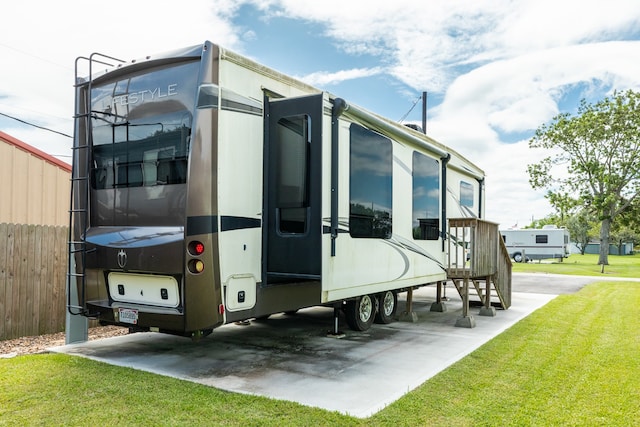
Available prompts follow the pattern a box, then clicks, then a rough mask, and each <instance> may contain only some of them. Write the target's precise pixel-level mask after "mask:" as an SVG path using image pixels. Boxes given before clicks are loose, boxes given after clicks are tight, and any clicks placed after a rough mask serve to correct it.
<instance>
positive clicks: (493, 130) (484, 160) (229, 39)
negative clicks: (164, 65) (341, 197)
mask: <svg viewBox="0 0 640 427" xmlns="http://www.w3.org/2000/svg"><path fill="white" fill-rule="evenodd" d="M245 4H252V5H254V6H255V7H257V8H259V9H260V10H261V12H262V14H263V16H264V19H266V20H267V21H268V20H269V19H270V18H272V17H276V16H277V17H285V18H288V19H296V20H305V21H309V22H313V23H315V24H319V25H318V27H319V28H324V35H325V36H326V37H327V43H332V44H334V45H335V46H339V47H340V49H342V50H343V51H344V52H346V53H347V54H349V55H353V56H354V57H357V55H363V54H366V55H369V56H373V57H377V58H378V63H377V64H374V65H371V63H370V62H368V63H367V66H366V67H345V69H332V68H331V67H332V65H333V63H332V62H331V61H330V60H328V61H327V67H326V68H325V67H323V69H324V71H318V72H315V73H312V74H309V75H307V76H303V77H302V79H303V80H305V81H307V82H308V83H310V84H313V85H317V86H319V87H323V86H328V85H333V84H335V83H337V82H342V81H350V80H354V79H358V78H363V77H370V76H373V75H380V74H384V73H386V74H388V75H389V76H392V77H393V78H394V79H396V81H399V82H401V84H398V92H399V93H401V94H402V96H403V97H404V98H406V99H407V100H409V99H411V100H413V99H414V98H415V92H413V93H410V92H411V91H408V90H407V89H406V88H407V87H409V88H412V89H413V90H415V91H416V92H422V91H425V90H426V91H428V92H429V93H430V94H431V93H436V94H438V95H439V96H441V97H442V98H443V102H442V103H441V104H440V105H438V106H435V107H431V110H430V111H429V115H430V119H429V123H428V129H429V134H430V135H431V136H433V137H435V138H436V139H438V140H440V141H442V142H443V143H445V144H446V145H449V146H451V147H452V148H454V149H455V150H457V151H459V152H460V153H462V154H464V155H465V156H466V157H468V158H469V159H470V160H472V161H473V162H475V163H477V164H478V165H479V166H480V167H481V168H483V169H485V171H486V173H487V213H488V216H489V217H490V218H491V219H494V220H496V221H498V222H501V223H504V224H507V223H509V222H510V223H511V224H509V225H513V223H515V222H516V221H518V222H520V224H521V225H522V224H523V223H524V222H528V221H530V220H531V216H534V217H536V218H537V217H540V216H543V215H546V214H548V213H550V212H551V210H550V208H549V206H548V204H547V202H546V201H545V200H544V198H543V193H542V192H538V191H533V190H531V187H530V186H529V184H528V177H527V175H526V165H527V164H528V163H531V162H535V161H536V160H537V159H539V157H540V156H541V153H533V152H531V151H530V150H529V149H528V144H527V141H526V139H527V137H526V134H527V133H528V132H531V131H532V130H533V129H535V128H537V127H538V126H539V125H540V124H542V123H544V122H547V121H548V120H550V119H551V118H552V117H553V116H554V115H556V114H557V113H558V112H560V111H561V108H562V106H561V104H560V103H561V101H562V100H563V99H564V97H565V96H566V95H567V94H569V93H570V94H573V90H574V89H575V88H577V87H579V88H580V90H582V91H583V93H581V94H579V95H580V96H589V97H591V96H601V94H602V91H603V90H604V91H611V90H613V89H627V88H634V89H638V88H640V62H638V60H637V58H640V41H637V40H638V39H639V38H640V2H638V1H634V0H609V1H608V2H606V3H605V2H602V1H600V0H581V1H551V0H520V1H517V2H513V1H510V0H447V1H444V0H443V1H436V0H433V1H432V0H430V1H422V0H395V1H393V2H389V1H386V0H350V1H344V0H324V1H322V2H301V1H299V0H212V1H210V0H192V1H190V2H188V3H185V4H177V3H175V2H172V1H169V0H138V1H124V0H113V1H111V2H109V3H108V5H98V4H95V5H94V4H91V5H90V4H89V3H87V2H85V1H80V0H60V1H58V2H51V1H46V0H39V1H37V0H23V1H21V2H10V3H7V5H5V6H3V16H2V19H3V25H2V26H1V27H0V54H1V55H2V57H3V62H2V63H3V66H2V67H0V111H2V112H6V113H9V114H15V115H16V116H19V117H21V118H24V119H29V120H32V121H34V122H36V123H39V124H42V125H45V126H49V127H52V128H54V129H56V130H59V131H61V132H65V133H69V134H70V133H72V131H73V130H72V121H71V116H72V114H73V87H72V85H73V61H74V59H75V58H76V57H77V56H79V55H88V54H90V53H92V52H95V51H99V52H104V53H106V54H110V53H113V54H116V55H118V56H121V57H123V58H124V59H131V58H136V57H140V56H143V55H145V54H147V53H149V54H151V53H157V52H162V51H166V50H171V49H174V48H180V47H184V46H188V45H191V44H193V43H194V42H196V43H197V42H199V41H204V40H206V39H209V40H213V41H215V42H217V43H220V44H222V45H224V46H225V47H227V48H230V49H233V50H237V51H240V52H242V50H243V46H245V44H248V43H251V42H252V40H254V39H255V37H256V34H255V33H254V32H253V30H252V29H251V28H240V27H238V26H235V25H234V24H233V17H234V15H235V14H236V13H238V12H239V11H240V10H241V9H240V7H241V6H243V5H245ZM60 11H62V13H60ZM26 17H28V18H26ZM43 34H44V35H43ZM16 49H17V50H16ZM2 123H7V121H5V120H3V121H2ZM3 130H4V131H6V132H8V133H11V134H12V135H14V136H16V137H18V138H20V139H23V140H25V141H27V142H29V143H32V144H34V145H36V146H37V147H38V148H41V149H43V150H45V151H48V152H53V153H57V152H60V151H64V150H62V148H65V149H66V148H68V146H70V141H68V139H65V138H64V137H59V136H56V135H54V134H51V135H47V134H46V133H44V134H43V133H42V132H41V131H30V130H27V131H25V130H24V128H20V127H18V126H16V128H15V130H14V128H3ZM506 137H509V138H511V139H513V138H516V139H517V138H521V139H522V141H520V142H516V143H513V141H510V143H506V141H505V138H506Z"/></svg>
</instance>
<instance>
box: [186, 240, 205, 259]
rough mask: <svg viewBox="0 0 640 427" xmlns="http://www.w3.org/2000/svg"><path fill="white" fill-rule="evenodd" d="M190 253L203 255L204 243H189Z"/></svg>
mask: <svg viewBox="0 0 640 427" xmlns="http://www.w3.org/2000/svg"><path fill="white" fill-rule="evenodd" d="M189 253H190V254H191V255H193V256H200V255H202V254H203V253H204V244H203V243H202V242H198V241H193V242H191V243H189Z"/></svg>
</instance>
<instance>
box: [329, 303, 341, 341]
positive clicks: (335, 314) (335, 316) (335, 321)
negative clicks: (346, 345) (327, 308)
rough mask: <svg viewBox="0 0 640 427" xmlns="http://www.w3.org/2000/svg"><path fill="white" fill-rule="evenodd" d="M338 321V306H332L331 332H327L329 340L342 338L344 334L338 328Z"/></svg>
mask: <svg viewBox="0 0 640 427" xmlns="http://www.w3.org/2000/svg"><path fill="white" fill-rule="evenodd" d="M339 319H340V305H339V304H336V305H334V306H333V330H331V331H329V332H327V336H328V337H329V338H344V337H345V334H344V332H342V331H340V329H339V328H338V320H339Z"/></svg>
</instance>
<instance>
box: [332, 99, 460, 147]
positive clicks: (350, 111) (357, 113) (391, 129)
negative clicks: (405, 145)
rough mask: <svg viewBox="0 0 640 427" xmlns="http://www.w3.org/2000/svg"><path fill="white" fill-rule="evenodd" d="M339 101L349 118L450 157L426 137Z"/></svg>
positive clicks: (343, 112)
mask: <svg viewBox="0 0 640 427" xmlns="http://www.w3.org/2000/svg"><path fill="white" fill-rule="evenodd" d="M338 99H340V100H342V102H344V108H343V109H342V114H345V115H347V116H352V117H354V118H356V119H359V120H362V121H363V122H366V123H370V124H373V125H374V126H375V127H377V128H380V129H382V130H383V131H385V132H387V133H390V134H391V135H398V134H402V136H403V138H406V139H409V140H410V141H411V142H412V143H414V144H416V145H418V146H422V147H425V148H427V149H428V150H429V151H431V152H433V153H436V154H437V155H439V156H440V157H446V156H448V155H449V153H448V152H447V151H445V150H443V149H441V148H440V147H437V146H436V145H434V144H430V143H429V142H428V141H426V140H425V139H424V137H422V138H418V137H417V136H414V135H413V134H411V133H409V132H406V129H400V128H398V126H402V125H398V124H396V123H391V122H389V121H387V120H385V119H383V118H382V117H379V116H377V115H375V114H373V113H370V112H368V111H366V110H363V109H362V108H360V107H357V106H355V105H353V104H349V103H348V102H346V101H344V100H343V99H342V98H336V99H335V100H334V104H335V102H336V101H337V100H338ZM407 129H408V128H407Z"/></svg>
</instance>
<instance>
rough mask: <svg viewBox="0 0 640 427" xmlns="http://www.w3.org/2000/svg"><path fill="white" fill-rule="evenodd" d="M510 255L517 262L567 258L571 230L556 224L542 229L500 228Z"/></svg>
mask: <svg viewBox="0 0 640 427" xmlns="http://www.w3.org/2000/svg"><path fill="white" fill-rule="evenodd" d="M500 234H501V235H502V239H503V240H504V244H505V246H506V247H507V251H508V252H509V256H510V257H511V258H512V259H513V260H514V261H515V262H526V261H529V260H534V259H537V260H541V259H550V258H558V259H562V258H566V257H568V256H569V254H570V253H571V252H570V250H569V231H568V230H567V229H566V228H558V227H556V226H555V225H545V226H544V227H543V228H540V229H527V228H525V229H521V230H500Z"/></svg>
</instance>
